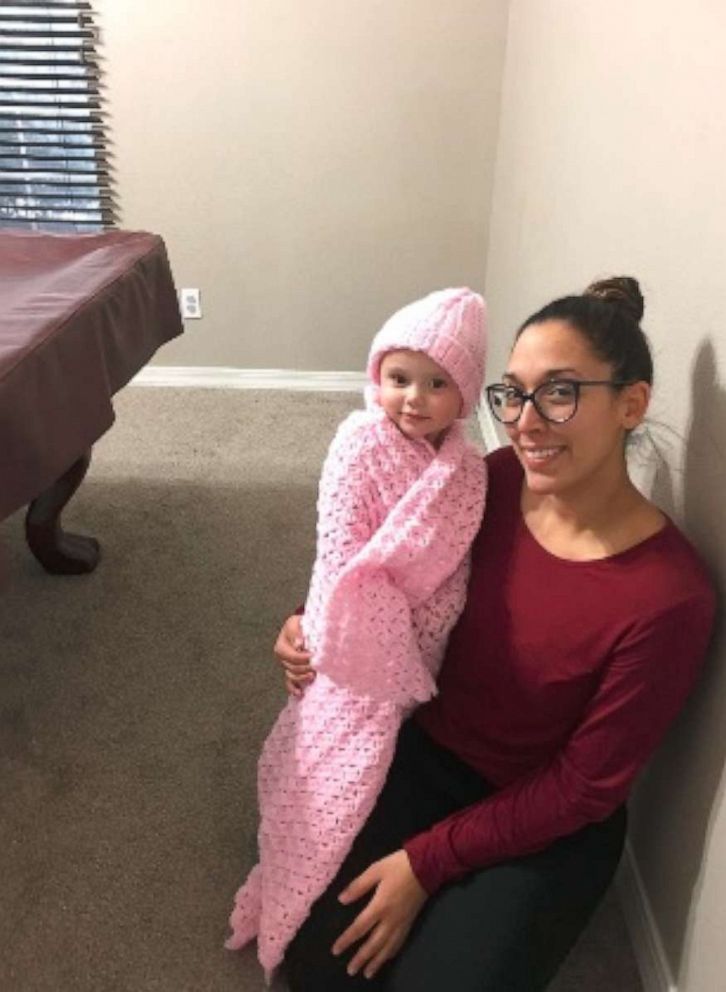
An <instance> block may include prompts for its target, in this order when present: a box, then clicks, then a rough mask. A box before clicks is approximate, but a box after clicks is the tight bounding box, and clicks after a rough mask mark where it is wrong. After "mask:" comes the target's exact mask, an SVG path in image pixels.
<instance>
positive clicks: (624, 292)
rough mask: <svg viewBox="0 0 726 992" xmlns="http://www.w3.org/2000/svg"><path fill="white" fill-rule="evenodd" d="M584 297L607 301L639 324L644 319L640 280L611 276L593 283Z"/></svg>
mask: <svg viewBox="0 0 726 992" xmlns="http://www.w3.org/2000/svg"><path fill="white" fill-rule="evenodd" d="M582 295H583V296H596V297H598V298H599V299H601V300H607V302H608V303H610V304H612V306H614V307H617V308H618V309H619V310H622V311H623V312H624V313H625V314H627V316H628V317H630V319H631V320H632V321H634V322H635V323H636V324H639V323H640V321H641V320H642V318H643V311H644V309H645V303H644V301H643V294H642V293H641V292H640V286H639V285H638V280H637V279H633V278H631V277H630V276H611V277H610V278H609V279H599V280H598V281H597V282H593V283H591V284H590V285H589V286H588V287H587V289H586V290H585V292H584V293H583V294H582Z"/></svg>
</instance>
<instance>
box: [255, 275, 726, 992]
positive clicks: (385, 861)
mask: <svg viewBox="0 0 726 992" xmlns="http://www.w3.org/2000/svg"><path fill="white" fill-rule="evenodd" d="M642 313H643V301H642V297H641V295H640V291H639V288H638V284H637V282H635V280H633V279H629V278H620V279H612V280H605V281H603V282H600V283H595V284H594V285H593V286H591V287H589V288H588V290H586V291H585V293H584V294H583V295H581V296H568V297H564V298H562V299H559V300H555V301H554V302H553V303H551V304H549V305H547V306H546V307H544V308H543V309H542V310H540V311H538V312H537V313H535V314H534V315H533V316H532V317H530V318H529V319H528V320H527V321H525V323H524V324H523V325H522V327H521V328H520V330H519V332H518V334H517V337H516V340H515V343H514V346H513V348H512V352H511V354H510V359H509V363H508V368H507V372H506V373H505V375H504V376H503V381H502V382H501V383H497V384H496V385H494V386H490V387H489V388H488V390H487V396H488V400H489V403H490V406H491V409H492V412H493V414H494V415H495V416H496V417H497V418H498V419H499V420H500V421H501V422H502V423H504V424H505V425H506V430H507V433H508V435H509V438H510V441H511V446H510V447H507V448H503V449H500V450H499V451H495V452H493V453H492V454H491V455H489V456H488V458H487V462H488V469H489V493H488V503H487V511H486V514H485V517H484V523H483V525H482V528H481V530H480V532H479V535H478V537H477V538H476V540H475V543H474V546H473V549H472V572H471V579H470V582H469V588H468V594H467V604H466V607H465V609H464V613H463V614H462V616H461V618H460V620H459V622H458V624H457V626H456V628H455V630H454V632H453V634H452V636H451V639H450V641H449V645H448V648H447V653H446V656H445V658H444V662H443V667H442V670H441V675H440V678H439V695H438V696H437V697H436V698H435V699H433V700H432V701H431V702H429V703H426V704H424V705H423V706H422V707H420V708H419V709H418V710H417V711H416V713H415V714H414V716H413V717H412V718H411V719H410V720H409V721H408V722H407V723H406V724H405V725H404V727H403V728H402V730H401V733H400V735H399V740H398V744H397V748H396V754H395V757H394V761H393V764H392V766H391V770H390V773H389V775H388V779H387V782H386V785H385V787H384V789H383V791H382V793H381V795H380V797H379V800H378V802H377V804H376V806H375V808H374V810H373V812H372V814H371V816H370V817H369V819H368V821H367V822H366V824H365V826H364V827H363V829H362V830H361V832H360V834H359V835H358V837H357V839H356V841H355V843H354V845H353V848H352V850H351V852H350V854H349V856H348V858H347V859H346V861H345V862H344V864H343V866H342V868H341V870H340V872H339V873H338V875H337V877H336V878H335V880H334V882H333V883H332V884H331V886H330V887H329V889H328V890H327V892H326V893H325V894H324V895H323V896H322V897H321V898H320V899H319V900H318V902H317V903H316V904H315V905H314V907H313V910H312V912H311V915H310V916H309V918H308V919H307V921H306V922H305V923H304V924H303V926H302V928H301V929H300V931H299V932H298V934H297V937H296V938H295V940H294V941H293V943H292V944H291V945H290V948H289V950H288V954H287V957H286V966H287V976H288V982H289V985H290V989H291V992H308V990H311V992H313V990H314V992H321V990H325V992H337V990H338V989H340V990H348V989H353V988H356V987H361V988H369V989H370V988H376V989H381V990H386V992H429V990H431V992H434V990H435V992H441V990H442V989H444V988H446V987H447V986H450V987H452V988H455V989H456V990H457V992H525V990H526V992H538V990H543V989H545V988H546V986H547V985H548V983H549V982H550V980H551V979H552V977H553V976H554V974H555V973H556V971H557V969H558V967H559V965H560V964H561V962H562V961H563V959H564V958H565V956H566V954H567V952H568V951H569V949H570V948H571V947H572V945H573V944H574V942H575V940H576V938H577V936H578V935H579V933H580V932H581V931H582V929H583V927H584V926H585V924H586V922H587V920H588V918H589V917H590V915H591V913H592V911H593V910H594V908H595V906H596V905H597V903H598V901H599V900H600V898H601V897H602V895H603V894H604V892H605V890H606V888H607V886H608V884H609V883H610V881H611V879H612V877H613V874H614V872H615V869H616V867H617V864H618V861H619V858H620V855H621V851H622V846H623V843H624V838H625V830H626V814H625V807H624V802H625V799H626V797H627V795H628V793H629V791H630V789H631V786H632V784H633V781H634V779H635V777H636V775H637V773H638V772H639V770H640V769H641V768H642V766H643V765H644V763H645V762H646V760H647V759H648V757H649V756H650V754H651V753H652V751H653V749H654V748H655V747H656V745H657V744H658V742H659V741H660V740H661V738H662V736H663V734H664V733H665V731H666V729H667V727H668V725H669V724H670V723H671V721H672V720H673V718H674V717H675V715H676V714H677V712H678V711H679V709H680V708H681V706H682V704H683V702H684V700H685V698H686V696H687V695H688V692H689V690H690V688H691V686H692V684H693V682H694V679H695V677H696V674H697V671H698V668H699V666H700V663H701V660H702V658H703V656H704V653H705V650H706V646H707V644H708V640H709V636H710V631H711V628H712V624H713V616H714V609H715V602H714V593H713V589H712V586H711V583H710V581H709V578H708V576H707V574H706V573H705V571H704V568H703V566H702V564H701V563H700V561H699V559H698V557H697V555H696V553H695V552H694V550H693V549H692V548H691V546H690V545H689V544H688V542H687V541H686V539H685V538H684V536H683V535H682V534H681V533H680V532H679V531H678V529H677V528H676V527H675V525H674V524H673V523H672V522H671V521H670V520H669V519H668V518H667V517H666V516H665V515H664V514H663V513H662V512H661V511H660V510H659V509H658V508H657V507H656V506H654V505H653V504H652V503H650V502H649V501H648V500H647V499H645V497H644V496H642V495H641V493H640V492H639V491H638V490H637V489H636V488H635V487H634V486H633V484H632V483H631V482H630V480H629V478H628V474H627V470H626V462H625V444H626V440H627V436H628V434H629V433H630V431H632V430H633V429H634V428H635V427H637V426H638V424H640V423H641V421H642V420H643V418H644V416H645V413H646V410H647V407H648V401H649V398H650V391H651V384H652V362H651V357H650V351H649V348H648V344H647V341H646V339H645V336H644V334H643V332H642V330H641V328H640V319H641V317H642ZM275 650H276V653H277V654H278V656H279V657H280V659H281V660H282V663H283V665H284V666H285V669H286V677H287V683H288V687H289V688H290V689H299V688H301V687H303V686H304V685H305V684H306V682H307V681H309V680H310V679H311V678H312V677H314V673H313V672H312V671H311V669H310V667H309V656H308V655H307V654H306V652H305V651H304V650H302V649H301V645H300V628H299V617H291V618H289V619H288V621H287V622H286V623H285V626H284V627H283V629H282V631H281V634H280V637H279V638H278V642H277V644H276V646H275Z"/></svg>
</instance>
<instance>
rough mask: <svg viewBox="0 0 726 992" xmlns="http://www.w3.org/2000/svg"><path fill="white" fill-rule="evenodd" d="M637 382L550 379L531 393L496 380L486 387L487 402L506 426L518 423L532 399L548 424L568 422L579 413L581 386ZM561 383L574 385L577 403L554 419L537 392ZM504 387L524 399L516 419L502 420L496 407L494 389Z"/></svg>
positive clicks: (497, 418)
mask: <svg viewBox="0 0 726 992" xmlns="http://www.w3.org/2000/svg"><path fill="white" fill-rule="evenodd" d="M635 382H637V379H623V380H620V379H548V380H547V381H546V382H541V383H540V384H539V386H536V387H535V388H534V389H533V390H532V392H531V393H526V392H525V391H524V390H523V389H520V388H519V386H513V385H510V384H509V383H507V382H494V383H492V384H491V385H490V386H487V387H486V390H485V392H486V394H487V403H488V404H489V409H490V410H491V412H492V416H493V417H494V418H495V419H496V420H498V421H499V423H500V424H504V426H505V427H510V426H511V425H512V424H516V423H517V421H518V420H519V418H520V417H521V416H522V413H523V412H524V405H525V403H526V402H527V400H530V401H531V403H532V406H533V407H534V408H535V410H536V411H537V413H538V414H539V415H540V417H541V418H542V419H543V420H546V421H547V423H548V424H566V423H567V422H568V420H572V418H573V417H574V416H575V414H576V413H577V408H578V406H579V403H580V386H612V387H613V388H614V389H620V388H622V387H623V386H632V385H633V384H634V383H635ZM559 384H562V385H566V386H572V388H573V389H574V392H575V405H574V408H573V410H572V413H571V414H569V415H568V416H567V417H563V418H562V419H561V420H559V419H554V418H553V417H548V416H547V414H546V413H544V411H543V410H542V408H541V407H540V405H539V403H538V402H537V393H539V392H541V391H542V390H544V389H548V388H549V389H551V388H552V386H557V385H559ZM502 388H504V389H508V390H514V392H515V393H516V394H517V395H518V396H519V398H520V399H521V401H522V405H521V406H520V408H519V413H518V414H517V416H516V417H515V418H514V420H502V418H501V417H500V416H499V415H498V414H497V411H496V410H495V409H494V401H493V394H494V391H495V390H496V389H502Z"/></svg>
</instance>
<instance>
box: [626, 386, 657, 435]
mask: <svg viewBox="0 0 726 992" xmlns="http://www.w3.org/2000/svg"><path fill="white" fill-rule="evenodd" d="M650 393H651V387H650V384H649V383H647V382H634V383H633V384H632V386H624V387H623V390H622V392H621V394H620V397H621V400H622V411H623V414H622V416H623V427H624V428H625V429H626V430H628V431H632V430H633V428H634V427H637V426H638V425H639V424H640V423H641V422H642V420H643V418H644V417H645V414H646V412H647V410H648V404H649V403H650Z"/></svg>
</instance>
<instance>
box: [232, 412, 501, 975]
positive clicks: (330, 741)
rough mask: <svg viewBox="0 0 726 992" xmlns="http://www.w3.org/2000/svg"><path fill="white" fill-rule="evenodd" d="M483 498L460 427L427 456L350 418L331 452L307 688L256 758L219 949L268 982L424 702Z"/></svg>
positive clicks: (460, 593)
mask: <svg viewBox="0 0 726 992" xmlns="http://www.w3.org/2000/svg"><path fill="white" fill-rule="evenodd" d="M485 490H486V466H485V463H484V459H483V458H482V456H481V454H480V453H479V452H478V451H477V450H476V449H475V448H474V446H473V445H471V444H469V442H467V440H466V439H465V436H464V428H463V425H462V424H461V423H460V422H456V423H455V424H454V425H453V426H452V427H451V428H450V429H449V431H448V433H447V435H446V437H445V438H444V441H443V443H442V444H441V447H440V448H439V450H438V451H437V450H435V449H434V448H433V447H432V446H431V445H430V444H429V443H428V442H427V441H411V440H408V439H407V438H405V437H404V436H403V435H402V434H401V432H400V431H399V430H398V428H397V427H396V426H395V425H394V424H393V423H392V422H391V421H390V420H389V419H388V418H387V417H386V416H385V414H384V413H383V412H382V411H381V410H380V409H374V410H368V411H356V412H355V413H353V414H351V415H350V416H349V417H348V418H347V419H346V420H345V421H344V422H343V423H342V424H341V426H340V427H339V429H338V432H337V434H336V436H335V439H334V440H333V443H332V445H331V447H330V450H329V452H328V456H327V458H326V461H325V465H324V467H323V473H322V476H321V480H320V490H319V499H318V546H317V556H316V560H315V565H314V567H313V574H312V578H311V583H310V590H309V594H308V597H307V600H306V607H305V616H304V618H303V629H304V632H305V638H306V643H307V646H308V647H309V649H310V650H311V651H312V652H313V662H312V663H313V665H314V667H315V668H316V670H317V676H316V678H315V681H314V682H313V683H312V684H311V685H310V686H309V687H308V688H307V689H306V691H305V693H304V695H303V697H302V699H299V700H298V699H295V698H291V699H290V700H289V701H288V703H287V705H286V706H285V708H284V709H283V711H282V713H281V714H280V716H279V717H278V719H277V722H276V723H275V725H274V727H273V729H272V731H271V733H270V735H269V736H268V738H267V741H266V742H265V745H264V747H263V751H262V755H261V757H260V761H259V766H258V794H259V806H260V828H259V834H258V840H259V853H260V860H259V863H258V864H257V865H256V866H255V867H254V868H253V869H252V871H251V873H250V875H249V876H248V878H247V881H246V882H245V883H244V885H243V886H242V888H241V889H240V890H239V891H238V893H237V895H236V897H235V907H234V910H233V912H232V915H231V918H230V926H231V927H232V931H233V933H232V936H231V937H230V938H229V940H228V941H227V942H226V945H225V946H226V947H228V948H230V949H237V948H240V947H242V946H244V945H245V944H246V943H247V942H248V941H250V940H251V939H252V938H253V937H255V936H256V937H257V944H258V956H259V960H260V963H261V964H262V966H263V967H264V969H265V973H266V975H267V977H268V979H269V977H270V975H271V974H272V971H273V970H274V968H275V967H276V966H277V965H278V964H279V963H280V962H281V961H282V958H283V955H284V953H285V948H286V947H287V945H288V943H289V942H290V940H291V939H292V938H293V936H294V935H295V933H296V932H297V930H298V929H299V927H300V925H301V924H302V923H303V921H304V920H305V918H306V917H307V915H308V913H309V911H310V907H311V905H312V903H313V902H314V901H315V900H316V899H317V898H318V896H320V895H321V894H322V892H323V891H324V890H325V889H326V887H327V886H328V885H329V884H330V882H331V881H332V879H333V878H334V876H335V874H336V872H337V871H338V869H339V867H340V865H341V863H342V861H343V859H344V858H345V856H346V854H347V853H348V851H349V849H350V846H351V844H352V842H353V840H354V838H355V836H356V835H357V833H358V831H359V830H360V828H361V827H362V825H363V823H364V822H365V820H366V818H367V816H368V814H369V813H370V811H371V809H372V807H373V804H374V803H375V800H376V798H377V796H378V794H379V792H380V789H381V787H382V785H383V782H384V781H385V777H386V774H387V772H388V768H389V765H390V762H391V758H392V755H393V749H394V746H395V742H396V737H397V733H398V729H399V726H400V723H401V720H402V718H403V717H404V716H405V715H406V714H407V713H408V712H410V710H411V709H412V708H413V707H414V706H415V705H416V704H418V703H420V702H423V701H425V700H426V699H428V698H430V697H431V696H432V695H433V694H434V693H435V691H436V688H435V678H436V675H437V673H438V669H439V666H440V664H441V659H442V656H443V652H444V648H445V645H446V639H447V637H448V634H449V632H450V631H451V628H452V627H453V625H454V623H455V622H456V620H457V618H458V616H459V614H460V613H461V610H462V608H463V605H464V597H465V593H466V583H467V578H468V549H469V547H470V545H471V542H472V540H473V538H474V536H475V534H476V532H477V530H478V528H479V525H480V522H481V517H482V513H483V509H484V498H485Z"/></svg>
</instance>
